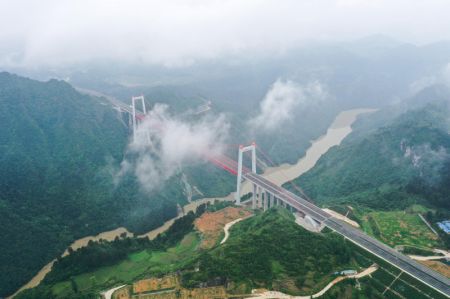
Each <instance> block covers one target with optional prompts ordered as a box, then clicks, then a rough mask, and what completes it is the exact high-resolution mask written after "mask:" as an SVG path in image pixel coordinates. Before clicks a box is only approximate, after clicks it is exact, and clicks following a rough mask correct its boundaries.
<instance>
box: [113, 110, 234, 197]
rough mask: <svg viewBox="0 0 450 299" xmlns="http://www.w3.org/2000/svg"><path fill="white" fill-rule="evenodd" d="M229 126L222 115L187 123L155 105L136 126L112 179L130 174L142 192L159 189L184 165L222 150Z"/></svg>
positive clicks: (201, 159) (203, 159) (202, 159)
mask: <svg viewBox="0 0 450 299" xmlns="http://www.w3.org/2000/svg"><path fill="white" fill-rule="evenodd" d="M228 131H229V124H228V122H227V120H226V119H225V117H224V116H223V115H219V116H218V117H216V118H214V119H213V118H209V117H204V118H202V119H200V120H197V121H193V122H188V121H183V120H181V119H178V118H177V117H174V116H173V115H171V114H170V113H169V112H168V106H166V105H161V104H157V105H155V107H154V108H153V109H152V110H151V111H150V112H149V113H148V115H147V117H146V119H145V120H144V122H143V123H142V124H141V125H140V126H139V128H138V131H137V135H136V139H135V140H132V141H131V142H130V144H129V147H128V154H129V158H128V159H127V160H125V161H123V162H122V168H121V170H120V171H119V172H118V173H117V175H116V178H118V179H120V177H121V176H123V175H124V174H125V173H129V172H132V173H134V175H135V176H136V177H137V179H138V180H139V183H140V184H141V186H142V188H143V190H145V191H152V190H155V189H158V188H159V187H161V186H162V185H163V184H164V182H165V181H166V180H168V179H169V178H170V177H172V176H173V175H175V174H176V173H177V172H178V170H179V169H180V168H181V167H182V166H183V165H186V164H193V163H201V162H203V161H205V159H206V157H207V155H211V154H217V153H220V152H221V151H222V147H223V144H224V142H225V140H226V139H227V136H228Z"/></svg>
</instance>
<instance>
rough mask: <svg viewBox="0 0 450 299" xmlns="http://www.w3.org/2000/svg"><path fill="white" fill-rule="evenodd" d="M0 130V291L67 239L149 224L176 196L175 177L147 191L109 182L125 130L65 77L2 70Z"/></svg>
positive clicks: (170, 210) (168, 212)
mask: <svg viewBox="0 0 450 299" xmlns="http://www.w3.org/2000/svg"><path fill="white" fill-rule="evenodd" d="M0 127H1V130H0V169H2V171H1V173H0V226H1V227H2V234H1V236H2V238H1V239H2V242H0V252H1V253H2V254H1V255H0V264H1V265H2V271H1V273H0V296H6V295H8V294H10V293H11V292H13V291H15V290H16V289H17V288H18V287H20V286H21V284H23V283H25V282H26V281H27V280H29V279H30V278H31V276H33V275H34V274H35V273H36V272H37V271H38V270H39V269H40V268H41V267H42V266H43V265H44V264H46V263H47V262H49V261H50V260H52V259H54V258H55V257H57V256H58V255H60V254H61V253H62V251H63V250H64V249H65V248H66V247H67V246H68V245H69V244H70V243H71V242H72V241H74V240H75V239H77V238H80V237H83V236H86V235H89V234H96V233H99V232H101V231H105V230H109V229H114V228H117V227H119V226H126V227H128V228H129V229H131V230H133V231H137V232H140V231H144V230H148V229H150V228H153V227H155V226H157V225H160V224H161V223H162V222H163V221H164V220H165V219H167V218H169V217H172V216H173V215H175V214H176V202H178V201H180V200H183V198H184V195H183V194H182V188H181V185H180V184H178V183H173V184H171V185H170V188H166V189H164V190H163V191H160V192H159V193H158V194H151V195H149V194H144V193H142V192H140V188H139V186H138V184H137V182H136V180H135V178H134V177H131V176H130V177H126V178H125V179H123V180H122V181H121V182H120V183H119V185H114V183H113V180H112V176H111V167H114V166H117V164H118V163H120V161H122V158H123V155H124V151H125V148H126V144H127V142H128V129H127V128H126V127H125V126H124V125H123V124H122V122H121V121H120V120H119V119H118V118H117V112H116V111H115V110H113V109H112V107H111V106H108V105H105V104H104V103H102V102H101V101H99V99H94V98H92V97H89V96H85V95H81V94H79V93H78V92H77V91H75V90H74V89H73V88H72V87H71V86H70V85H69V84H67V83H65V82H62V81H57V80H50V81H48V82H38V81H34V80H30V79H25V78H21V77H18V76H15V75H11V74H9V73H0Z"/></svg>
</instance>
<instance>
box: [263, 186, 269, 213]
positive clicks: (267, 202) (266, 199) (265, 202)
mask: <svg viewBox="0 0 450 299" xmlns="http://www.w3.org/2000/svg"><path fill="white" fill-rule="evenodd" d="M268 199H269V192H267V191H264V211H267V209H268V206H269V201H268Z"/></svg>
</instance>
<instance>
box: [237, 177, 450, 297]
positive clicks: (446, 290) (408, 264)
mask: <svg viewBox="0 0 450 299" xmlns="http://www.w3.org/2000/svg"><path fill="white" fill-rule="evenodd" d="M244 178H246V179H247V180H249V181H251V182H252V183H254V184H256V185H258V186H260V187H262V188H263V189H265V190H266V191H268V192H270V193H272V194H274V195H275V196H276V197H278V198H279V199H281V200H283V201H285V202H286V203H288V204H289V205H291V206H293V207H294V208H296V209H298V210H300V211H303V212H305V213H306V214H308V215H310V216H311V217H312V218H314V219H316V220H318V221H320V222H323V223H324V224H325V225H326V226H328V227H329V228H331V229H332V230H334V231H336V232H337V233H339V234H341V235H343V236H344V237H345V238H347V239H349V240H350V241H352V242H353V243H355V244H357V245H359V246H361V247H362V248H364V249H366V250H368V251H369V252H372V253H373V254H375V255H377V256H378V257H380V258H382V259H384V260H385V261H387V262H389V263H390V264H392V265H394V266H396V267H397V268H399V269H400V270H402V271H404V272H406V273H408V274H410V275H411V276H413V277H415V278H416V279H418V280H420V281H422V282H423V283H425V284H427V285H428V286H430V287H432V288H434V289H435V290H437V291H439V292H441V293H443V294H445V295H446V296H448V297H450V280H449V279H448V278H446V277H445V276H443V275H441V274H439V273H437V272H435V271H433V270H431V269H429V268H427V267H425V266H423V265H421V264H419V263H418V262H416V261H414V260H412V259H411V258H409V257H407V256H405V255H403V254H401V253H399V252H397V251H395V250H394V249H392V248H391V247H389V246H387V245H385V244H383V243H382V242H380V241H378V240H376V239H374V238H372V237H370V236H368V235H366V234H365V233H363V232H361V231H360V230H358V229H355V228H353V227H352V226H350V225H348V224H346V223H345V222H342V221H340V220H338V219H336V218H334V217H333V216H331V215H330V214H328V213H326V212H324V211H323V210H322V209H320V208H319V207H317V206H316V205H314V204H312V203H310V202H308V201H306V200H304V199H303V198H301V197H299V196H297V195H295V194H293V193H291V192H289V191H288V190H286V189H284V188H282V187H279V186H277V185H275V184H274V183H272V182H270V181H269V180H267V179H265V178H264V177H262V176H260V175H257V174H255V173H251V172H249V173H245V174H244Z"/></svg>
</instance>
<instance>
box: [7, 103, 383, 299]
mask: <svg viewBox="0 0 450 299" xmlns="http://www.w3.org/2000/svg"><path fill="white" fill-rule="evenodd" d="M373 111H374V110H372V109H355V110H350V111H344V112H342V113H340V114H339V115H338V116H337V117H336V119H335V120H334V122H333V123H332V125H331V126H330V128H329V129H328V130H327V133H326V134H325V135H324V136H321V137H319V138H318V139H317V140H316V141H313V142H312V144H311V146H310V148H309V149H308V150H307V151H306V154H305V156H304V157H302V158H300V159H299V160H298V162H297V163H296V164H294V165H289V164H283V165H281V166H276V167H268V168H267V169H266V170H265V172H264V174H263V176H264V177H267V178H269V179H271V180H273V181H275V182H277V183H278V184H280V185H282V184H283V183H286V182H289V181H290V180H293V179H295V178H297V177H298V176H300V175H301V174H303V173H305V172H306V171H308V170H309V169H311V168H312V167H313V166H314V165H315V163H316V162H317V161H318V160H319V158H320V157H321V155H323V154H324V153H325V152H327V150H328V149H329V148H331V147H333V146H336V145H339V144H340V143H341V141H342V140H343V139H344V138H345V137H346V136H347V135H348V134H350V132H351V131H352V129H351V126H352V124H353V123H354V121H355V120H356V118H357V116H358V115H361V114H364V113H369V112H373ZM248 192H250V186H249V184H246V183H244V185H243V192H242V193H243V194H245V193H248ZM216 200H219V201H222V200H225V201H232V200H234V193H231V194H229V195H227V196H225V197H221V198H204V199H199V200H196V201H193V202H191V203H188V204H186V205H185V206H184V207H183V210H184V212H185V213H188V212H189V211H195V210H196V208H197V207H198V206H199V205H201V204H205V203H208V202H214V201H216ZM181 216H182V215H178V216H177V217H175V218H173V219H170V220H167V221H166V222H165V223H164V224H163V225H162V226H160V227H158V228H156V229H154V230H151V231H149V232H147V233H143V234H142V235H139V237H148V238H149V239H150V240H152V239H154V238H155V237H156V236H157V235H158V234H160V233H163V232H165V231H166V230H167V229H168V228H169V227H170V226H171V225H172V224H173V222H174V221H175V219H177V218H179V217H181ZM123 233H126V234H127V235H130V234H131V233H130V232H129V231H128V230H126V228H124V227H119V228H117V229H115V230H112V231H108V232H104V233H100V234H99V235H97V236H95V237H84V238H81V239H79V240H76V241H74V242H73V243H72V244H71V246H70V247H72V249H74V250H76V249H78V248H81V247H84V246H86V245H87V244H88V242H89V241H90V240H92V241H95V240H99V239H104V240H114V239H115V238H116V237H120V236H121V235H122V234H123ZM64 252H65V253H66V252H67V249H66V250H65V251H64ZM52 265H53V261H52V262H51V263H49V264H47V265H46V266H44V267H43V268H42V270H40V271H39V273H38V274H37V275H36V276H35V277H33V278H32V279H31V280H30V282H28V283H27V284H25V285H24V286H23V287H21V288H20V290H19V291H18V292H20V291H22V290H24V289H27V288H32V287H36V286H37V285H38V284H39V283H40V282H41V281H42V279H43V278H44V277H45V275H46V274H47V273H48V272H50V270H51V266H52ZM11 298H12V297H11Z"/></svg>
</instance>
